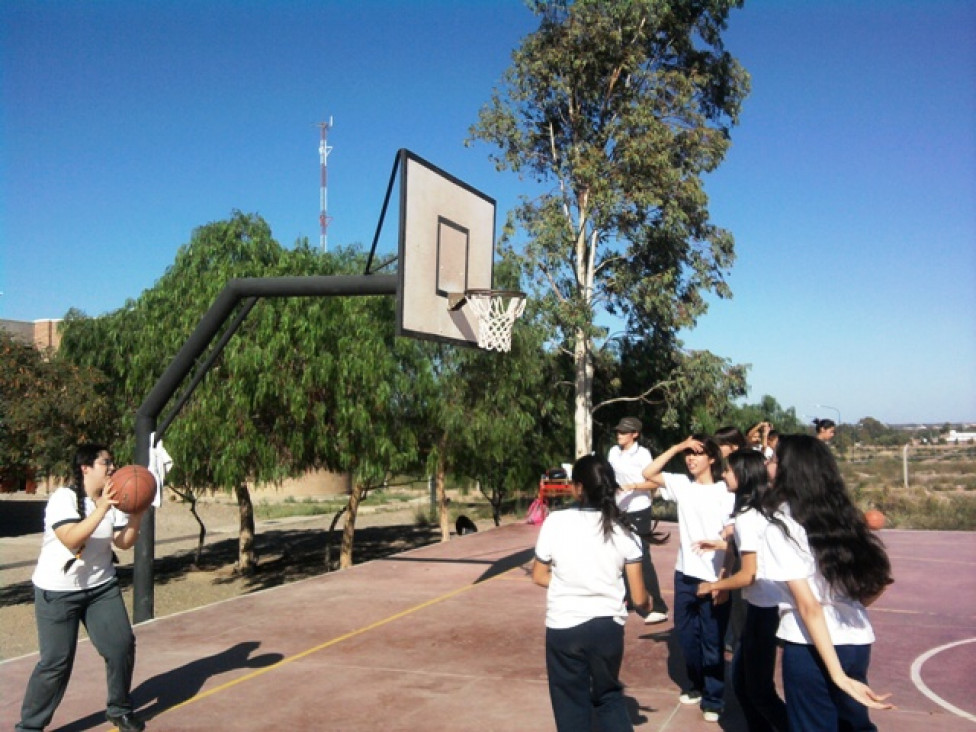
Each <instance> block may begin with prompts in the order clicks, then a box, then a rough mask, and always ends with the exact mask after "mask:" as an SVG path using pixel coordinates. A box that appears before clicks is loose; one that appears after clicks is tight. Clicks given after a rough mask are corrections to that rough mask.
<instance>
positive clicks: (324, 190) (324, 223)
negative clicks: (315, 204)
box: [318, 116, 332, 252]
mask: <svg viewBox="0 0 976 732" xmlns="http://www.w3.org/2000/svg"><path fill="white" fill-rule="evenodd" d="M318 127H319V131H320V137H319V165H320V167H321V168H322V182H321V187H320V189H319V229H320V230H321V233H320V235H319V245H320V246H321V247H322V251H323V252H325V251H328V248H329V237H328V232H329V222H330V221H332V219H331V217H330V216H329V213H328V212H329V171H328V162H329V153H330V152H332V147H331V146H329V145H328V143H327V142H326V138H327V137H328V134H329V130H330V129H331V128H332V117H331V116H330V117H329V121H328V122H319V124H318Z"/></svg>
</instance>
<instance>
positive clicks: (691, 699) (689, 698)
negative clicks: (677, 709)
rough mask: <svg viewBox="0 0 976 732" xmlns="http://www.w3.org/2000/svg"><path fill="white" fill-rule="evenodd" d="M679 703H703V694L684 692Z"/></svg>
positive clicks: (679, 698)
mask: <svg viewBox="0 0 976 732" xmlns="http://www.w3.org/2000/svg"><path fill="white" fill-rule="evenodd" d="M678 701H679V702H681V703H682V704H698V703H699V702H701V692H700V691H683V692H681V696H679V697H678Z"/></svg>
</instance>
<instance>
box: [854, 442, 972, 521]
mask: <svg viewBox="0 0 976 732" xmlns="http://www.w3.org/2000/svg"><path fill="white" fill-rule="evenodd" d="M840 467H841V471H842V472H843V473H844V479H845V480H846V481H847V485H848V487H849V488H850V490H851V492H852V494H853V495H854V499H855V501H857V503H858V505H859V506H861V508H863V509H865V510H867V509H869V508H876V509H878V510H880V511H881V512H882V513H884V514H885V516H886V517H887V525H888V526H889V527H893V528H900V529H938V530H943V531H973V530H976V447H973V446H969V445H967V446H958V447H956V446H932V447H910V448H909V449H908V487H907V488H906V486H905V472H904V468H905V463H904V455H903V452H902V451H901V450H899V449H865V448H859V449H855V450H852V451H851V452H850V453H849V454H848V455H846V456H844V457H843V458H842V459H841V460H840Z"/></svg>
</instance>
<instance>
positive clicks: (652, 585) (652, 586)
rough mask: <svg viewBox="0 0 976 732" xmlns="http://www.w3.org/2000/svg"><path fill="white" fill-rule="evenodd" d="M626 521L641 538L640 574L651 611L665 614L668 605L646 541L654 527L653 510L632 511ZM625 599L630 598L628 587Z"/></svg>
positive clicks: (648, 543)
mask: <svg viewBox="0 0 976 732" xmlns="http://www.w3.org/2000/svg"><path fill="white" fill-rule="evenodd" d="M627 519H628V520H629V521H630V523H631V524H633V526H634V529H635V530H636V531H637V534H638V535H639V536H640V537H641V544H642V545H643V554H642V555H641V574H642V575H643V577H644V588H645V589H646V590H647V594H648V595H649V596H650V598H651V610H652V611H653V612H658V613H666V612H667V611H668V604H667V603H666V602H665V601H664V596H663V595H662V594H661V585H660V583H659V582H658V581H657V572H656V571H655V570H654V562H652V561H651V543H650V542H649V541H648V540H647V539H648V537H650V535H651V527H653V526H654V513H653V509H650V508H645V509H642V510H640V511H633V512H631V513H628V514H627ZM626 583H627V573H626V572H625V573H624V584H625V585H626ZM627 597H628V598H629V597H630V587H629V586H627Z"/></svg>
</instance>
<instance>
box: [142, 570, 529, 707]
mask: <svg viewBox="0 0 976 732" xmlns="http://www.w3.org/2000/svg"><path fill="white" fill-rule="evenodd" d="M514 569H517V568H514ZM511 571H512V570H511V569H510V570H507V571H506V572H502V573H501V574H499V575H496V576H495V577H491V578H490V579H488V580H485V581H483V582H478V583H476V584H471V585H465V586H464V587H460V588H458V589H456V590H451V591H450V592H448V593H446V594H444V595H441V596H440V597H435V598H433V599H431V600H427V601H426V602H422V603H420V604H419V605H414V606H413V607H411V608H407V609H406V610H403V611H401V612H398V613H396V614H395V615H390V616H389V617H386V618H383V619H382V620H377V621H376V622H375V623H371V624H370V625H366V626H363V627H362V628H357V629H356V630H351V631H349V632H348V633H345V634H343V635H340V636H338V637H337V638H333V639H332V640H329V641H326V642H325V643H322V644H320V645H317V646H315V647H313V648H309V649H307V650H304V651H302V652H301V653H296V654H295V655H294V656H289V657H288V658H283V659H281V660H280V661H277V662H276V663H273V664H271V665H270V666H266V667H265V668H262V669H258V670H256V671H252V672H251V673H249V674H245V675H244V676H240V677H238V678H236V679H233V680H231V681H228V682H226V683H224V684H221V685H220V686H215V687H214V688H213V689H209V690H208V691H205V692H202V693H200V694H195V695H194V696H191V697H190V698H189V699H187V700H186V701H182V702H180V703H179V704H176V705H174V706H172V707H168V708H166V709H164V710H163V711H161V712H160V713H159V714H156V715H154V716H153V719H155V718H156V717H159V716H161V715H163V714H166V713H167V712H171V711H173V710H174V709H179V708H180V707H185V706H187V705H189V704H193V703H194V702H197V701H200V700H201V699H206V698H207V697H208V696H211V695H213V694H216V693H217V692H219V691H225V690H226V689H229V688H231V687H232V686H237V685H238V684H242V683H244V682H245V681H250V680H251V679H255V678H257V677H258V676H261V675H263V674H266V673H268V672H269V671H274V670H275V669H277V668H279V667H281V666H284V665H285V664H286V663H291V662H292V661H298V660H299V659H302V658H305V657H306V656H310V655H312V654H313V653H317V652H319V651H321V650H324V649H326V648H329V647H330V646H334V645H336V644H337V643H342V641H345V640H349V639H350V638H355V637H356V636H357V635H362V634H363V633H368V632H369V631H371V630H375V629H376V628H380V627H382V626H384V625H386V624H388V623H392V622H393V621H394V620H399V619H400V618H404V617H406V616H407V615H410V614H412V613H415V612H417V611H419V610H423V609H424V608H427V607H430V606H431V605H436V604H437V603H439V602H443V601H444V600H449V599H450V598H452V597H456V596H457V595H460V594H461V593H463V592H468V591H469V590H472V589H474V588H475V587H483V586H484V585H486V584H488V582H494V581H495V580H498V579H501V578H502V577H504V576H505V575H507V574H508V573H509V572H511Z"/></svg>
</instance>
